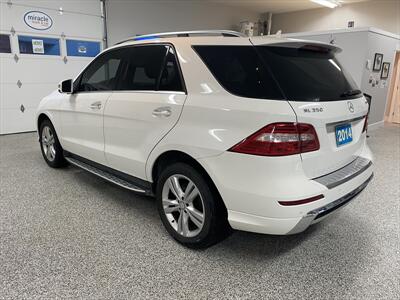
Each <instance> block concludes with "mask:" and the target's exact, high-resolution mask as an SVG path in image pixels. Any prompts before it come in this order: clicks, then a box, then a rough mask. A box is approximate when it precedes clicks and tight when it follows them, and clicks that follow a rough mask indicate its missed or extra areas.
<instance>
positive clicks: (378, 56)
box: [373, 53, 383, 71]
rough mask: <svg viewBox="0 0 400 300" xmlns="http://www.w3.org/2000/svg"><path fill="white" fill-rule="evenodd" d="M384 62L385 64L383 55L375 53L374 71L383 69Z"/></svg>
mask: <svg viewBox="0 0 400 300" xmlns="http://www.w3.org/2000/svg"><path fill="white" fill-rule="evenodd" d="M382 62H383V54H382V53H375V58H374V66H373V70H374V71H380V70H381V68H382Z"/></svg>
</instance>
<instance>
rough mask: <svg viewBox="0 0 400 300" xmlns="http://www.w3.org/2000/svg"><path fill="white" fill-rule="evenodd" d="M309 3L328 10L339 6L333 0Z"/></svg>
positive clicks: (312, 0) (314, 0)
mask: <svg viewBox="0 0 400 300" xmlns="http://www.w3.org/2000/svg"><path fill="white" fill-rule="evenodd" d="M310 1H311V2H314V3H317V4H319V5H322V6H326V7H329V8H335V7H337V6H339V3H338V2H336V1H333V0H310Z"/></svg>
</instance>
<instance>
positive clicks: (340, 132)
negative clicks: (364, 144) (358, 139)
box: [335, 123, 353, 147]
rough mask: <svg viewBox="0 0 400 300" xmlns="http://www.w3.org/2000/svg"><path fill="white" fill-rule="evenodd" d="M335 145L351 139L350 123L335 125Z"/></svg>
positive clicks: (343, 143)
mask: <svg viewBox="0 0 400 300" xmlns="http://www.w3.org/2000/svg"><path fill="white" fill-rule="evenodd" d="M335 136H336V146H338V147H340V146H343V145H346V144H348V143H351V142H352V141H353V130H352V128H351V124H349V123H347V124H341V125H338V126H336V127H335Z"/></svg>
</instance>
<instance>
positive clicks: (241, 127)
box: [37, 31, 373, 247]
mask: <svg viewBox="0 0 400 300" xmlns="http://www.w3.org/2000/svg"><path fill="white" fill-rule="evenodd" d="M339 51H340V50H339V49H338V48H337V47H336V46H334V45H329V44H323V43H318V42H310V41H301V40H288V39H282V38H278V37H254V38H247V37H242V36H240V34H237V33H235V32H230V31H210V32H183V33H167V34H155V35H147V36H139V37H136V38H132V39H130V40H129V41H124V42H122V43H120V44H118V45H116V46H114V47H111V48H109V49H107V50H105V51H104V52H103V53H101V54H100V55H99V56H98V57H96V58H95V59H94V61H93V62H91V63H90V64H89V65H88V66H87V67H86V68H85V69H84V70H83V71H82V73H81V74H80V75H79V76H78V77H77V78H76V79H75V80H66V81H63V82H62V83H61V84H60V87H59V90H57V91H55V92H53V93H52V94H51V95H49V96H47V97H45V98H44V99H43V100H42V102H41V103H40V106H39V109H38V112H37V126H38V132H39V140H40V145H41V150H42V153H43V157H44V159H45V160H46V162H47V164H48V165H49V166H51V167H55V168H57V167H61V166H65V165H66V162H69V163H71V164H73V165H76V166H78V167H80V168H83V169H85V170H87V171H89V172H92V173H94V174H96V175H98V176H100V177H102V178H104V179H106V180H109V181H111V182H114V183H115V184H118V185H120V186H122V187H124V188H127V189H130V190H132V191H135V192H137V193H142V194H147V195H155V196H156V199H157V205H158V210H159V213H160V216H161V219H162V222H163V223H164V225H165V227H166V229H167V230H168V232H169V233H170V234H171V235H172V236H173V237H174V238H175V239H176V240H178V241H179V242H181V243H182V244H185V245H186V246H189V247H206V246H209V245H211V244H213V243H215V242H217V241H218V240H220V239H221V238H223V237H224V236H226V234H227V233H228V232H229V230H230V228H234V229H239V230H246V231H252V232H259V233H266V234H277V235H285V234H293V233H298V232H301V231H303V230H305V229H306V228H307V227H308V226H309V225H311V224H313V223H315V222H318V221H320V220H322V219H323V218H324V217H326V216H327V215H329V214H330V213H331V212H333V211H335V210H336V209H337V208H340V207H342V206H344V205H345V204H347V203H348V202H349V201H350V200H352V199H353V198H354V197H355V196H356V195H358V194H359V193H360V192H361V191H362V190H363V189H364V188H365V187H366V186H367V184H368V183H369V181H370V180H371V178H372V175H373V168H372V155H371V153H370V150H369V148H368V146H367V145H366V129H367V113H368V103H367V101H366V99H365V98H364V96H363V95H362V94H361V92H360V91H359V90H358V89H357V87H356V85H355V84H354V82H353V80H352V79H351V78H350V77H349V76H348V75H347V74H346V71H345V70H344V69H343V67H342V66H341V65H340V63H339V62H338V61H337V59H336V57H335V53H337V52H339Z"/></svg>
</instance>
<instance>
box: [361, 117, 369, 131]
mask: <svg viewBox="0 0 400 300" xmlns="http://www.w3.org/2000/svg"><path fill="white" fill-rule="evenodd" d="M367 130H368V115H366V116H365V121H364V127H363V131H362V132H363V133H364V132H367Z"/></svg>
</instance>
